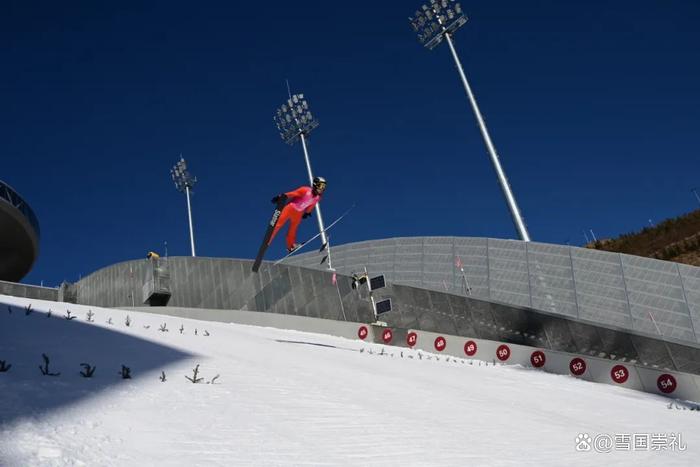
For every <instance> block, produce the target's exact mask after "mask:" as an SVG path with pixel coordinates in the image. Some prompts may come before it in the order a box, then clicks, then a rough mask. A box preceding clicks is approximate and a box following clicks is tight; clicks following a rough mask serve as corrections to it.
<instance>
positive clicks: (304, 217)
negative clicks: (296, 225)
mask: <svg viewBox="0 0 700 467" xmlns="http://www.w3.org/2000/svg"><path fill="white" fill-rule="evenodd" d="M307 217H311V213H310V212H305V213H304V215H303V216H301V218H302V219H306V218H307Z"/></svg>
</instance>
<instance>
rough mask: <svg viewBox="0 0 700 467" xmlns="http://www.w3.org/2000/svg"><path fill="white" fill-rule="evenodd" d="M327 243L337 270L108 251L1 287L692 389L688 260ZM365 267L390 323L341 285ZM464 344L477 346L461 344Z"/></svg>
mask: <svg viewBox="0 0 700 467" xmlns="http://www.w3.org/2000/svg"><path fill="white" fill-rule="evenodd" d="M332 255H333V256H332V260H333V266H334V267H335V268H336V271H337V273H333V272H331V271H329V270H327V269H326V266H325V265H319V260H320V255H319V254H318V253H316V252H312V253H306V254H299V255H298V256H293V257H291V258H289V259H288V260H286V261H285V262H283V263H281V264H278V265H274V264H272V263H270V262H265V263H263V266H262V268H261V269H260V271H259V273H257V274H256V273H253V272H252V271H251V267H252V263H253V262H252V260H240V259H225V258H204V257H170V258H160V259H157V260H146V259H142V260H132V261H126V262H122V263H118V264H114V265H111V266H108V267H105V268H103V269H100V270H98V271H96V272H94V273H92V274H90V275H88V276H86V277H83V278H82V279H81V280H80V281H78V282H77V283H75V284H63V285H62V286H61V287H60V288H59V289H45V288H34V287H28V286H22V285H21V284H14V285H13V284H7V283H0V293H6V294H10V295H16V296H27V297H34V298H43V299H48V300H58V301H66V302H73V303H78V304H82V305H92V306H102V307H119V308H131V307H136V308H140V307H143V304H146V305H147V306H150V307H153V308H150V310H152V311H153V312H155V313H160V314H169V315H173V316H186V317H190V318H195V319H201V320H215V321H223V322H244V323H247V324H257V325H266V326H267V325H270V326H281V327H285V328H291V329H295V327H294V326H297V324H299V323H302V322H303V323H304V324H300V325H299V327H296V329H300V330H313V329H320V328H319V327H318V326H321V328H322V329H323V330H322V331H320V332H331V333H333V332H337V330H338V329H341V328H342V329H345V331H343V332H344V334H338V335H343V336H345V337H354V338H357V337H358V336H359V337H360V338H368V339H370V338H371V339H372V340H374V341H375V342H382V338H384V342H385V343H386V342H387V340H386V338H385V336H386V329H390V330H391V331H393V338H390V339H389V340H390V341H391V343H392V344H395V345H403V346H406V343H407V342H408V336H409V335H411V334H414V335H417V336H418V344H417V345H418V348H422V349H423V350H428V351H435V350H437V351H438V352H442V351H443V350H444V351H445V352H451V355H455V356H461V357H463V358H464V357H465V355H466V356H467V357H468V358H477V359H484V360H486V361H490V360H491V359H494V358H495V357H498V359H501V355H500V352H501V351H502V348H504V347H505V348H507V349H509V350H507V352H506V356H505V358H506V360H507V362H508V363H515V364H521V365H525V366H536V365H535V363H537V362H536V361H534V360H532V359H533V358H535V354H537V353H538V352H539V354H537V355H539V357H538V358H541V359H542V360H541V363H542V364H544V358H545V357H546V365H545V366H544V369H545V370H546V371H552V372H556V373H562V374H570V373H571V374H577V373H574V371H575V370H576V368H578V367H581V366H582V368H583V370H582V371H583V373H582V375H583V376H582V377H584V378H588V379H590V380H593V381H599V382H608V383H610V381H611V378H613V375H615V376H614V377H615V378H617V377H618V376H619V375H621V374H622V375H623V376H624V377H623V379H621V380H620V379H618V380H615V381H614V383H615V384H622V382H621V381H623V382H624V384H625V385H626V386H627V387H630V388H635V389H641V390H645V391H650V392H656V393H659V394H668V393H669V388H670V389H672V390H675V392H673V395H674V396H676V397H684V398H686V399H689V400H696V401H700V339H698V337H699V335H700V332H698V331H700V268H698V267H693V266H685V265H682V264H677V263H671V262H667V261H660V260H654V259H648V258H641V257H636V256H629V255H621V254H616V253H608V252H601V251H596V250H589V249H584V248H577V247H568V246H560V245H551V244H544V243H535V242H527V243H526V242H522V241H516V240H500V239H491V238H464V237H415V238H391V239H385V240H374V241H366V242H359V243H353V244H348V245H339V246H334V247H333V248H332ZM365 267H366V268H367V269H368V271H369V274H370V276H371V277H373V276H376V275H379V274H384V275H385V277H386V287H384V288H381V289H379V290H377V291H376V292H375V298H376V300H377V301H379V300H383V299H386V298H391V301H392V309H391V311H389V312H387V313H385V314H382V315H381V316H380V319H381V321H384V322H385V323H386V326H387V327H382V326H381V325H377V324H373V322H374V321H375V318H374V314H373V311H372V305H371V304H370V302H369V301H368V295H367V290H366V288H364V287H361V288H359V289H357V290H354V289H353V287H352V286H351V284H352V282H353V279H352V277H351V275H352V273H355V272H360V271H362V270H364V268H365ZM462 271H463V272H462ZM39 289H41V290H39ZM140 309H141V310H148V309H149V308H140ZM238 310H242V311H238ZM319 318H321V320H319ZM319 322H322V324H318V323H319ZM295 323H296V324H295ZM314 323H316V324H314ZM290 326H291V327H290ZM314 326H316V328H314ZM331 329H332V330H333V331H328V330H331ZM348 329H354V331H352V332H351V333H350V334H348V333H347V330H348ZM383 329H384V331H383ZM382 333H384V334H382ZM434 339H435V340H434ZM441 339H442V340H441ZM433 340H434V341H433ZM433 342H434V343H435V344H434V346H435V348H434V349H433ZM439 342H442V347H440V348H438V343H439ZM469 344H473V345H474V350H475V352H476V348H477V347H478V352H476V353H475V354H472V353H469V352H468V350H469V348H468V345H469ZM409 345H410V344H409ZM445 346H446V347H445ZM440 349H442V350H440ZM509 357H510V358H509ZM501 360H502V359H501ZM620 372H622V373H620ZM628 372H630V373H628ZM628 378H629V379H628ZM671 378H675V379H671ZM613 379H614V378H613ZM676 386H677V388H676ZM676 389H677V390H676Z"/></svg>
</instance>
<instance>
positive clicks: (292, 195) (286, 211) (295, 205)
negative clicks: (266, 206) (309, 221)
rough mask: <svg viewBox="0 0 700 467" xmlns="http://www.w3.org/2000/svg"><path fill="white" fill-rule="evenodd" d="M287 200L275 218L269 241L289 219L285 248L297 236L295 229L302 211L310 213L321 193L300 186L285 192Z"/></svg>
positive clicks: (294, 240) (290, 246)
mask: <svg viewBox="0 0 700 467" xmlns="http://www.w3.org/2000/svg"><path fill="white" fill-rule="evenodd" d="M285 195H287V199H288V200H289V202H288V203H287V205H286V206H285V207H284V208H283V209H282V213H281V214H280V218H279V219H278V220H277V225H275V230H273V231H272V236H271V237H270V243H272V239H273V238H275V235H277V232H278V231H279V230H280V229H281V228H282V227H283V226H284V224H285V223H286V222H287V221H290V224H289V231H287V249H291V248H292V247H293V246H294V243H295V242H296V238H297V229H298V228H299V223H300V222H301V219H302V217H303V215H304V213H309V214H310V213H311V211H313V209H314V207H315V206H316V204H317V203H318V202H319V201H320V200H321V196H322V195H321V194H314V192H313V189H312V188H311V187H308V186H302V187H299V188H297V189H296V190H294V191H289V192H287V193H285Z"/></svg>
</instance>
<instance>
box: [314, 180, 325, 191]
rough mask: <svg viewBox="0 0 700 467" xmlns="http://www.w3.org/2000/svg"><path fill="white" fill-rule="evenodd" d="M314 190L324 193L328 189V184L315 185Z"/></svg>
mask: <svg viewBox="0 0 700 467" xmlns="http://www.w3.org/2000/svg"><path fill="white" fill-rule="evenodd" d="M314 188H316V189H317V190H319V191H323V190H325V189H326V182H318V183H314Z"/></svg>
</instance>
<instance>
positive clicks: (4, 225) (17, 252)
mask: <svg viewBox="0 0 700 467" xmlns="http://www.w3.org/2000/svg"><path fill="white" fill-rule="evenodd" d="M39 237H40V230H39V221H38V220H37V218H36V215H35V214H34V211H32V208H31V207H29V205H28V204H27V202H26V201H25V200H24V199H23V198H22V197H21V196H20V195H19V194H18V193H17V192H16V191H15V190H13V189H12V188H11V187H10V186H9V185H7V184H6V183H4V182H2V181H0V280H3V281H11V282H17V281H19V280H20V279H22V278H23V277H24V276H25V275H27V273H28V272H29V271H30V270H31V268H32V266H33V265H34V261H36V258H37V256H38V255H39Z"/></svg>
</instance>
